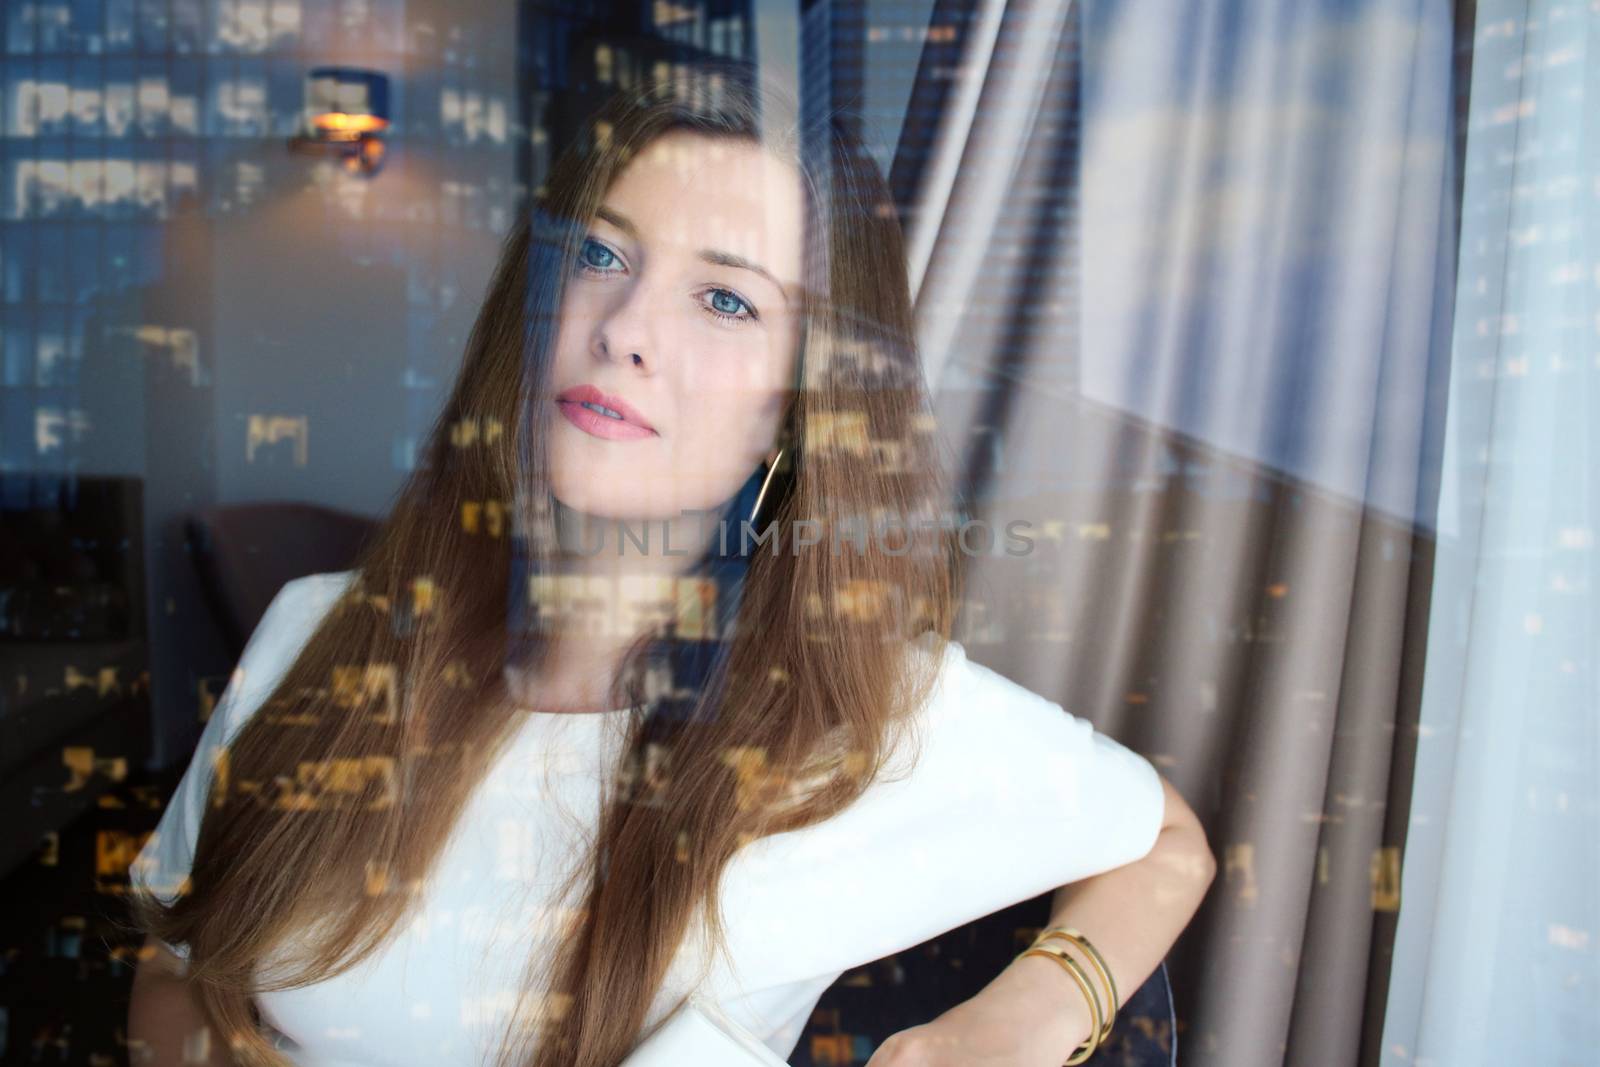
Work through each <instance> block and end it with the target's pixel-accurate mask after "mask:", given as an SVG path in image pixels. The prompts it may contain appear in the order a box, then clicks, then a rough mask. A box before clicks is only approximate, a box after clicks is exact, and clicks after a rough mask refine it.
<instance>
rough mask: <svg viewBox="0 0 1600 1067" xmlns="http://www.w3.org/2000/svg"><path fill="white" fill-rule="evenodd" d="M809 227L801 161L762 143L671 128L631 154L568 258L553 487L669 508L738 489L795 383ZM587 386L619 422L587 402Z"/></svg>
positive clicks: (591, 508) (588, 508) (701, 505)
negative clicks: (581, 399) (576, 394)
mask: <svg viewBox="0 0 1600 1067" xmlns="http://www.w3.org/2000/svg"><path fill="white" fill-rule="evenodd" d="M804 226H805V217H804V201H803V192H802V187H801V184H800V178H799V175H798V173H797V172H796V171H795V170H794V168H793V167H792V166H791V165H789V164H787V163H785V162H783V161H782V160H780V159H778V158H777V157H775V156H773V155H772V154H770V153H769V152H767V151H766V150H765V149H763V148H761V147H759V146H757V145H753V144H750V143H748V142H743V141H731V140H722V139H714V138H709V137H703V136H699V135H696V134H693V133H687V132H683V131H674V132H671V133H668V134H665V135H663V136H661V137H659V138H657V139H656V140H655V141H653V142H651V143H650V144H649V146H648V147H646V148H645V149H644V150H643V151H641V152H640V153H639V154H638V155H636V156H635V157H634V158H633V159H632V160H631V161H630V162H629V163H628V165H627V167H626V168H625V169H624V170H623V171H622V173H621V174H620V175H618V177H617V178H616V180H615V181H614V182H613V183H612V186H611V188H610V190H609V191H608V192H607V193H606V195H605V196H604V197H603V198H602V200H601V207H600V209H599V211H598V213H597V217H596V218H595V220H594V222H593V224H592V225H591V227H590V229H589V231H588V236H587V237H586V238H584V239H583V241H582V245H581V248H580V250H579V253H578V256H577V260H576V262H574V263H572V264H570V265H569V269H570V270H571V272H572V275H571V277H570V278H569V280H568V283H567V289H566V295H565V298H564V300H563V302H562V306H561V318H560V322H559V324H558V327H557V330H556V341H555V354H554V360H553V367H552V371H551V374H552V377H551V382H552V386H553V388H552V389H551V391H550V393H549V399H548V400H547V401H545V402H547V403H550V404H552V405H554V407H555V409H556V410H555V411H553V412H552V415H553V416H554V417H553V419H552V420H551V422H550V427H551V429H550V439H549V445H550V463H551V468H550V470H551V477H552V479H553V485H552V489H553V492H554V494H555V496H556V499H557V500H559V501H560V502H561V503H562V504H563V505H565V506H566V507H568V508H572V509H575V510H577V511H580V512H584V513H586V514H589V515H594V516H601V517H606V518H613V519H651V520H654V519H666V520H672V519H675V518H679V517H680V516H681V515H682V513H683V512H684V511H686V510H688V509H711V508H720V507H721V506H722V505H724V504H725V503H726V502H727V500H728V498H730V497H731V496H733V494H734V493H736V492H738V490H739V488H740V486H742V485H743V484H744V482H745V480H746V479H748V478H749V477H750V475H751V474H752V473H754V472H755V471H756V469H757V468H758V466H759V465H760V464H761V462H762V460H763V458H764V457H766V455H767V454H768V453H770V452H771V450H772V449H773V447H774V444H775V438H776V435H777V432H778V428H779V425H780V423H781V420H782V415H783V411H782V403H783V400H784V390H786V389H787V388H788V387H789V386H790V384H791V382H792V381H793V375H794V369H795V360H796V358H797V348H798V343H799V331H800V307H799V299H800V297H799V291H798V285H799V279H800V276H801V248H802V234H803V232H804ZM585 386H589V387H593V388H594V389H596V390H598V391H599V392H600V393H601V394H604V395H605V396H607V397H612V398H615V400H616V401H620V403H619V404H616V405H607V406H612V407H613V409H614V410H615V409H616V408H623V412H622V413H623V414H624V415H625V416H626V417H627V421H618V420H616V419H614V418H612V417H611V416H609V415H606V414H602V413H599V412H594V411H588V410H584V409H583V408H582V407H581V405H580V404H579V403H577V402H576V400H574V399H573V398H572V397H571V393H572V392H573V391H574V390H577V389H581V388H582V387H585ZM600 403H601V404H604V403H605V401H604V400H601V401H600Z"/></svg>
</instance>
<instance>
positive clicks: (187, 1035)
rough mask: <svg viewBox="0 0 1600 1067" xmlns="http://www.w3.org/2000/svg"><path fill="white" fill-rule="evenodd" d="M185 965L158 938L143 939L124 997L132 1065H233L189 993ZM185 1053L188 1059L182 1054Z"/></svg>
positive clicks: (223, 1046) (142, 1066) (222, 1066)
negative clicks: (127, 995) (130, 990)
mask: <svg viewBox="0 0 1600 1067" xmlns="http://www.w3.org/2000/svg"><path fill="white" fill-rule="evenodd" d="M184 967H185V965H184V961H183V960H182V959H180V958H179V957H177V956H175V955H173V953H172V951H171V950H170V949H168V948H167V947H166V946H165V945H163V944H161V942H159V941H157V940H156V939H155V938H153V937H151V938H146V939H145V943H144V950H143V951H142V952H141V953H140V960H139V966H138V967H137V968H135V970H134V972H133V993H132V995H131V997H130V999H129V1001H128V1062H129V1063H130V1064H131V1065H132V1067H168V1065H169V1064H172V1065H176V1064H185V1065H188V1064H203V1065H205V1067H234V1060H233V1057H232V1056H231V1055H230V1054H229V1053H228V1050H227V1047H226V1046H225V1045H224V1044H223V1043H222V1042H221V1041H219V1040H217V1039H216V1037H215V1035H214V1034H213V1033H212V1032H211V1027H210V1024H208V1023H207V1022H206V1017H205V1013H204V1011H202V1010H201V1007H200V1004H199V1002H197V1001H196V1000H195V999H194V995H193V994H192V993H190V992H189V985H188V982H187V981H185V979H184V977H183V975H184ZM186 1052H187V1053H188V1056H189V1058H185V1053H186Z"/></svg>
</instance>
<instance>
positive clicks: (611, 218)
mask: <svg viewBox="0 0 1600 1067" xmlns="http://www.w3.org/2000/svg"><path fill="white" fill-rule="evenodd" d="M595 214H596V215H597V216H599V217H600V218H602V219H605V220H606V221H607V222H609V223H611V225H613V226H615V227H616V228H617V229H619V230H621V231H622V232H623V233H625V234H627V235H628V236H629V237H631V238H633V239H634V240H635V241H637V240H639V228H638V227H637V226H635V225H634V224H633V223H632V222H631V221H629V220H628V217H627V216H626V215H623V214H621V213H620V212H617V211H613V210H612V209H611V208H608V207H606V206H605V205H604V204H602V205H600V206H599V207H598V208H596V209H595ZM695 255H697V256H699V257H700V258H701V259H702V260H704V261H705V262H707V263H711V264H714V265H715V266H719V267H733V268H735V269H737V270H748V271H753V272H755V273H756V274H759V275H761V276H762V277H763V278H765V279H767V281H769V282H771V283H772V284H773V285H775V286H777V287H778V292H780V293H782V294H783V299H784V302H785V303H787V304H792V303H794V300H793V298H792V297H791V296H790V295H789V289H788V287H787V286H785V285H784V284H783V283H782V282H780V281H779V280H778V279H777V276H776V275H774V274H773V273H772V272H771V271H770V270H768V269H767V268H765V267H763V266H762V265H761V264H759V263H757V262H756V261H755V260H752V259H746V258H744V257H743V256H736V255H734V254H733V253H732V252H723V251H721V250H719V249H715V248H702V249H700V250H699V251H698V252H696V253H695Z"/></svg>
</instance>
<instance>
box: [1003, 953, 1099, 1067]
mask: <svg viewBox="0 0 1600 1067" xmlns="http://www.w3.org/2000/svg"><path fill="white" fill-rule="evenodd" d="M1023 956H1049V957H1050V958H1051V959H1053V960H1055V961H1056V962H1057V963H1058V964H1060V965H1061V967H1062V969H1063V970H1065V971H1066V972H1067V973H1068V974H1069V975H1071V976H1072V980H1073V981H1074V982H1077V983H1078V988H1079V989H1081V990H1082V991H1083V996H1084V999H1085V1000H1087V1001H1088V1002H1089V1011H1090V1012H1091V1013H1092V1015H1093V1018H1092V1020H1091V1022H1092V1028H1091V1029H1090V1031H1089V1036H1088V1037H1087V1038H1085V1039H1084V1040H1083V1042H1082V1043H1081V1044H1080V1045H1079V1046H1078V1047H1077V1048H1075V1049H1073V1050H1072V1055H1070V1056H1068V1057H1067V1059H1066V1062H1065V1063H1063V1064H1062V1067H1072V1065H1073V1064H1077V1063H1082V1062H1083V1061H1084V1060H1086V1059H1088V1058H1089V1057H1090V1056H1092V1055H1094V1050H1095V1049H1097V1048H1099V1047H1100V994H1099V993H1096V992H1095V991H1094V987H1093V986H1092V985H1090V983H1089V976H1088V975H1087V974H1084V973H1083V966H1082V965H1081V964H1080V963H1078V961H1077V960H1075V959H1073V958H1072V957H1071V956H1069V955H1067V953H1066V950H1065V949H1062V948H1059V947H1057V946H1055V945H1034V946H1033V947H1032V948H1029V949H1028V950H1026V951H1025V952H1023V953H1022V955H1021V956H1018V957H1017V959H1021V958H1022V957H1023Z"/></svg>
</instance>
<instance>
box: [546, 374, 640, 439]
mask: <svg viewBox="0 0 1600 1067" xmlns="http://www.w3.org/2000/svg"><path fill="white" fill-rule="evenodd" d="M585 401H587V402H588V403H591V404H599V405H601V406H602V407H608V408H610V409H611V410H612V411H615V412H616V413H617V414H619V415H621V416H622V418H620V419H613V418H612V417H611V416H609V415H602V414H600V412H598V411H591V410H590V409H589V408H586V407H584V406H583V404H584V402H585ZM556 404H557V406H558V407H560V408H561V414H563V415H565V416H566V417H567V420H568V421H569V422H571V423H572V424H573V425H574V426H576V427H577V428H578V429H580V430H582V431H583V432H585V433H587V434H592V435H593V436H595V437H604V438H606V439H607V440H609V441H636V440H638V439H639V438H641V437H655V436H657V434H656V431H655V428H654V427H652V426H651V425H650V424H649V423H648V422H646V421H644V417H643V416H641V415H640V414H639V412H638V410H637V409H636V408H634V406H633V405H632V404H629V403H628V402H627V401H626V400H624V399H622V398H621V397H620V396H612V395H611V394H609V393H604V392H601V391H600V390H599V389H596V388H595V387H594V386H592V385H574V386H573V387H572V388H570V389H563V390H561V392H559V393H557V394H556Z"/></svg>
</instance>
